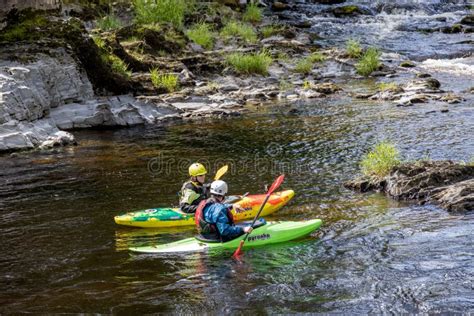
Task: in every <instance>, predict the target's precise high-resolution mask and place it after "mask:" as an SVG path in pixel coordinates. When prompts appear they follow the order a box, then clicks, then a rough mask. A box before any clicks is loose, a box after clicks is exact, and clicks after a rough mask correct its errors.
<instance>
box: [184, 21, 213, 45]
mask: <svg viewBox="0 0 474 316" xmlns="http://www.w3.org/2000/svg"><path fill="white" fill-rule="evenodd" d="M186 35H187V36H188V37H189V39H191V40H192V41H193V42H194V43H196V44H198V45H201V46H202V47H204V48H206V49H211V48H212V47H213V46H214V36H213V34H212V32H211V28H210V26H209V24H206V23H197V24H194V25H193V26H192V27H191V28H190V29H189V30H188V31H187V32H186Z"/></svg>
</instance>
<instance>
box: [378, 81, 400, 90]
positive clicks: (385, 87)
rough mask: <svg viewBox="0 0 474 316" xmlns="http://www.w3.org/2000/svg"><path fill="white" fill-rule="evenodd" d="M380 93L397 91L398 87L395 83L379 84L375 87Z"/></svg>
mask: <svg viewBox="0 0 474 316" xmlns="http://www.w3.org/2000/svg"><path fill="white" fill-rule="evenodd" d="M377 87H378V89H379V90H380V91H398V90H400V87H399V86H398V84H396V83H395V82H381V83H379V84H378V85H377Z"/></svg>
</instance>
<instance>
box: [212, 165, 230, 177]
mask: <svg viewBox="0 0 474 316" xmlns="http://www.w3.org/2000/svg"><path fill="white" fill-rule="evenodd" d="M227 170H229V166H228V165H225V166H223V167H222V168H220V169H219V170H217V172H216V176H215V177H214V180H219V179H220V178H221V177H222V176H223V175H224V174H225V173H226V172H227Z"/></svg>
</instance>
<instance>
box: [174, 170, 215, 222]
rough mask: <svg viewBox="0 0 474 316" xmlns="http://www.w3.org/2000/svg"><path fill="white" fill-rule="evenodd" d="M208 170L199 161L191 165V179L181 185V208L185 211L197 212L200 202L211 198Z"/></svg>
mask: <svg viewBox="0 0 474 316" xmlns="http://www.w3.org/2000/svg"><path fill="white" fill-rule="evenodd" d="M206 174H207V170H206V167H204V165H203V164H200V163H198V162H195V163H193V164H192V165H191V166H189V175H190V176H191V179H189V181H187V182H185V183H184V184H183V186H182V187H181V193H180V195H181V197H180V200H179V208H180V209H181V211H183V212H185V213H194V212H196V209H197V206H198V204H199V202H201V201H203V200H205V199H207V198H209V185H206V184H205V183H204V182H205V181H206Z"/></svg>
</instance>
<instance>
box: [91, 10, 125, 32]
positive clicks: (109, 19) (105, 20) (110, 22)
mask: <svg viewBox="0 0 474 316" xmlns="http://www.w3.org/2000/svg"><path fill="white" fill-rule="evenodd" d="M97 27H98V28H99V29H101V30H103V31H111V30H116V29H119V28H121V27H122V22H121V21H120V20H119V18H118V17H116V16H115V15H113V14H110V15H106V16H104V17H102V18H100V19H99V20H97Z"/></svg>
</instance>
